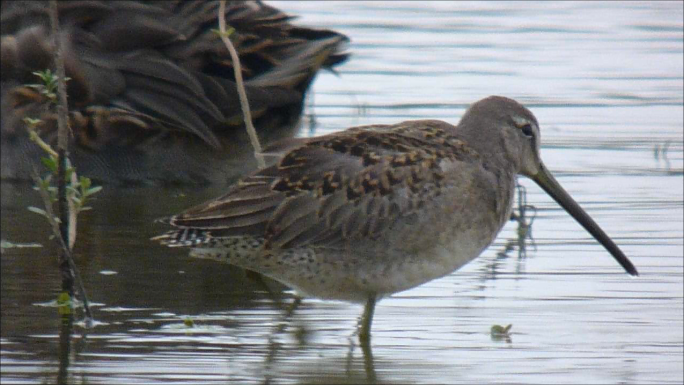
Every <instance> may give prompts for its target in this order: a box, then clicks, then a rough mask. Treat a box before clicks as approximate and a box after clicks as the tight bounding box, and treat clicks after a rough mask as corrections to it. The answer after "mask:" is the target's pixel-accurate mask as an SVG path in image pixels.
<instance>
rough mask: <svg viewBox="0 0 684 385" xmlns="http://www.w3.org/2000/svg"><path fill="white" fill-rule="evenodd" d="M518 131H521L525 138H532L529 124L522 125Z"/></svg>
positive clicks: (532, 132)
mask: <svg viewBox="0 0 684 385" xmlns="http://www.w3.org/2000/svg"><path fill="white" fill-rule="evenodd" d="M520 129H521V130H522V132H523V134H525V136H527V137H532V136H534V131H533V130H532V125H531V124H529V123H526V124H525V125H523V126H522V127H520Z"/></svg>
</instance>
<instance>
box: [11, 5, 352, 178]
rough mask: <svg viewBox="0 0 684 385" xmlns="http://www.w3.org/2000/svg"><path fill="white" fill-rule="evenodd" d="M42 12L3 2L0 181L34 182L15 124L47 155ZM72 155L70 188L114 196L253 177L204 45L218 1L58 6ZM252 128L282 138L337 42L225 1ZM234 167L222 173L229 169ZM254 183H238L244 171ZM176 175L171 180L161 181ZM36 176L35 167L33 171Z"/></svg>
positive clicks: (236, 108) (223, 80) (338, 55)
mask: <svg viewBox="0 0 684 385" xmlns="http://www.w3.org/2000/svg"><path fill="white" fill-rule="evenodd" d="M47 4H48V2H47V1H3V2H2V6H1V7H0V17H1V19H2V61H1V63H2V130H1V131H0V133H1V136H0V138H1V142H2V162H1V164H2V173H1V175H2V179H14V180H31V170H32V165H34V164H35V165H39V164H40V158H41V156H44V155H45V154H44V153H43V151H42V150H41V149H40V148H38V146H36V145H35V144H34V143H32V142H31V141H29V140H28V134H27V132H26V130H25V127H24V126H25V123H24V121H23V119H24V118H26V117H31V118H40V119H42V121H43V124H42V125H41V126H39V128H38V129H39V133H40V134H41V137H43V139H44V140H45V141H46V142H49V143H51V144H54V143H56V132H57V129H56V126H57V125H56V108H55V106H54V104H53V103H51V101H50V99H49V98H48V97H46V95H44V94H43V93H42V92H41V90H40V89H37V88H35V87H34V86H32V85H34V84H36V83H40V79H39V78H38V77H36V76H35V75H34V72H36V71H44V70H46V69H50V68H52V66H53V65H52V62H53V54H54V45H53V43H52V41H53V39H54V37H53V36H52V34H51V30H50V22H49V17H48V13H47V8H48V6H47ZM58 7H59V15H60V33H59V38H60V39H61V41H62V46H63V47H64V48H63V51H64V57H65V67H66V76H67V77H68V78H70V80H69V81H68V82H67V89H68V94H69V109H70V111H69V112H70V126H71V132H72V133H73V136H72V137H71V138H72V140H71V143H70V145H69V150H70V152H71V154H72V157H71V160H72V163H73V164H74V166H75V167H76V168H77V170H78V172H79V174H81V175H84V176H89V177H91V178H94V179H97V180H99V181H102V182H113V183H122V182H123V183H127V182H138V183H155V182H159V183H197V184H202V183H210V182H215V181H224V180H226V179H227V178H230V176H231V175H226V174H227V173H229V172H232V171H234V170H233V169H235V173H236V174H235V176H239V175H243V174H244V173H245V172H247V171H253V170H254V169H255V168H256V164H255V163H254V162H253V156H252V152H251V151H242V150H243V149H244V148H246V149H249V147H250V146H249V140H248V139H247V136H246V134H245V130H244V128H243V124H242V122H243V119H242V111H241V109H240V103H239V101H238V93H237V88H236V83H235V77H234V73H233V62H232V60H231V58H230V55H229V54H228V50H227V49H226V47H225V45H224V44H223V42H222V41H221V39H220V38H219V36H218V35H217V34H215V33H213V32H212V29H215V28H217V25H218V22H217V18H218V7H219V2H218V1H209V2H205V1H203V2H193V1H178V0H176V1H158V2H150V1H76V2H70V1H61V2H59V3H58ZM225 18H226V22H227V24H228V25H229V26H230V27H232V28H233V29H234V31H233V33H232V34H231V35H230V38H231V40H232V42H233V44H234V46H235V48H236V50H237V51H238V54H239V56H240V61H241V64H242V73H243V77H244V79H245V88H246V92H247V96H248V99H249V104H250V106H251V107H252V114H253V117H254V119H255V126H256V127H258V128H259V134H260V136H261V139H262V141H263V142H268V141H269V139H273V138H283V137H288V136H291V135H292V134H293V131H294V129H293V128H294V127H291V126H295V123H296V122H297V120H298V119H299V117H300V115H301V111H302V104H303V100H304V96H305V93H306V90H307V88H308V86H309V84H310V83H311V82H312V81H313V79H314V77H315V75H316V74H317V72H318V71H319V70H320V69H332V68H333V67H334V66H336V65H337V64H339V63H341V62H344V61H345V60H346V58H347V54H346V53H345V52H343V48H344V44H345V42H346V41H347V40H348V39H347V37H346V36H344V35H342V34H339V33H337V32H334V31H330V30H325V29H314V28H308V27H305V26H299V25H296V24H295V23H293V22H292V17H291V16H289V15H287V14H285V13H283V12H281V11H280V10H278V9H276V8H273V7H271V6H269V5H266V4H263V3H261V2H255V1H229V2H228V4H227V7H226V12H225ZM233 160H235V162H232V164H228V165H224V163H225V162H230V161H233ZM244 163H247V164H250V165H251V169H249V170H242V168H245V167H239V166H242V164H244ZM169 164H173V165H174V166H173V167H169ZM41 167H42V166H41Z"/></svg>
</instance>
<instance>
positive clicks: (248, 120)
mask: <svg viewBox="0 0 684 385" xmlns="http://www.w3.org/2000/svg"><path fill="white" fill-rule="evenodd" d="M218 20H219V31H220V34H219V35H220V36H221V40H223V44H225V45H226V48H228V52H230V57H231V59H232V60H233V70H234V71H235V81H236V82H237V86H238V87H237V89H238V94H239V95H240V106H241V107H242V115H243V117H244V119H245V128H247V133H248V134H249V140H250V141H251V142H252V147H254V157H255V158H256V160H257V164H258V165H259V168H264V167H266V162H264V156H263V155H262V153H261V144H260V143H259V137H258V136H257V133H256V129H254V125H253V124H252V113H251V111H250V109H249V101H248V100H247V92H245V85H244V81H243V80H242V67H241V65H240V58H239V57H238V54H237V51H236V50H235V47H234V46H233V43H232V42H231V41H230V39H229V38H228V33H227V32H226V0H221V2H220V3H219V14H218Z"/></svg>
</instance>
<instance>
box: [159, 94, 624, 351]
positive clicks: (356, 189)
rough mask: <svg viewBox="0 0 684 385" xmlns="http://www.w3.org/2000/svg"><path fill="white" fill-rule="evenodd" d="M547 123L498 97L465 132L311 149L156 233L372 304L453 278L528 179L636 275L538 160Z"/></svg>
mask: <svg viewBox="0 0 684 385" xmlns="http://www.w3.org/2000/svg"><path fill="white" fill-rule="evenodd" d="M539 146H540V134H539V126H538V124H537V119H536V118H535V117H534V115H532V113H531V112H530V111H529V110H528V109H527V108H525V107H524V106H522V105H521V104H519V103H517V102H516V101H514V100H511V99H508V98H504V97H500V96H491V97H488V98H486V99H483V100H480V101H478V102H477V103H475V104H473V105H472V106H471V107H470V108H469V109H468V110H467V111H466V113H465V115H464V116H463V118H462V119H461V121H460V123H459V124H458V125H457V126H453V125H451V124H449V123H446V122H442V121H437V120H415V121H407V122H402V123H398V124H395V125H373V126H362V127H354V128H350V129H348V130H346V131H342V132H338V133H334V134H331V135H326V136H321V137H318V138H311V139H302V140H301V141H300V143H299V144H298V145H296V146H294V148H292V149H290V150H289V151H287V152H286V153H285V154H284V156H283V157H282V158H281V159H280V161H279V163H278V164H276V165H274V166H271V167H268V168H265V169H263V170H261V171H258V172H256V173H254V174H252V175H250V176H248V177H246V178H244V179H242V180H241V181H240V182H239V183H237V184H236V185H235V186H233V187H232V188H231V189H230V190H229V191H228V193H226V194H225V195H224V196H222V197H220V198H217V199H215V200H212V201H210V202H207V203H204V204H202V205H199V206H197V207H194V208H191V209H189V210H187V211H186V212H184V213H182V214H179V215H176V216H174V217H172V218H171V219H170V223H171V224H172V225H174V226H176V227H178V229H177V230H174V231H172V232H169V233H167V234H165V235H162V236H159V237H156V238H155V239H157V240H161V241H162V243H164V244H166V245H168V246H188V247H191V248H192V250H191V255H192V256H195V257H200V258H212V259H217V260H221V261H225V262H228V263H230V264H233V265H237V266H241V267H244V268H246V269H250V270H254V271H257V272H259V273H262V274H265V275H267V276H269V277H272V278H274V279H276V280H278V281H281V282H283V283H284V284H286V285H288V286H290V287H292V288H294V289H295V290H297V291H298V292H300V293H301V294H302V295H305V296H314V297H319V298H324V299H334V300H348V301H360V302H365V303H366V307H365V310H364V315H363V317H362V322H361V329H360V334H359V335H360V337H361V339H362V340H366V341H367V340H368V337H369V333H370V325H371V321H372V316H373V310H374V307H375V302H376V300H377V299H379V298H381V297H384V296H387V295H390V294H392V293H396V292H399V291H402V290H406V289H410V288H412V287H415V286H418V285H420V284H423V283H425V282H428V281H430V280H433V279H435V278H439V277H442V276H445V275H447V274H450V273H451V272H453V271H455V270H457V269H458V268H460V267H461V266H463V265H465V264H466V263H468V262H470V261H471V260H473V259H474V258H475V257H477V256H478V255H480V253H482V251H483V250H484V249H485V248H486V247H487V246H488V245H489V244H491V243H492V241H493V240H494V238H495V237H496V235H497V234H498V232H499V231H500V230H501V228H502V227H503V226H504V224H505V223H506V221H507V220H508V219H509V218H510V215H511V209H512V206H513V195H514V189H515V183H516V178H517V175H518V174H522V175H525V176H527V177H529V178H531V179H532V180H534V181H535V182H536V183H537V184H538V185H539V186H541V188H542V189H544V191H546V192H547V193H548V194H549V195H551V196H552V197H553V198H554V199H555V200H556V201H557V202H558V203H559V204H560V205H561V206H562V207H563V208H564V209H565V210H566V211H567V212H568V213H570V215H572V216H573V217H574V218H575V219H576V220H577V221H578V222H579V223H580V224H581V225H582V226H584V228H585V229H586V230H588V231H589V232H590V233H591V234H592V235H593V236H594V237H595V238H596V239H597V240H598V241H599V242H600V243H601V244H602V245H603V246H604V247H605V248H606V249H607V250H608V251H609V252H610V253H611V254H612V255H613V257H614V258H615V259H616V260H617V262H618V263H620V265H622V267H623V268H624V269H625V270H626V271H627V272H628V273H629V274H632V275H637V270H636V268H635V267H634V266H633V265H632V263H631V262H630V261H629V259H627V257H626V256H625V255H624V254H623V252H622V251H621V250H620V249H619V248H618V246H616V245H615V243H613V241H612V240H611V239H610V238H609V237H608V236H607V235H606V234H605V233H604V232H603V230H601V228H600V227H599V226H598V225H597V224H596V222H594V221H593V220H592V219H591V218H590V217H589V215H587V214H586V213H585V212H584V211H583V210H582V209H581V208H580V206H579V205H578V204H577V203H576V202H575V201H574V200H573V199H572V198H571V197H570V195H568V193H566V192H565V190H564V189H563V188H562V187H561V186H560V185H559V184H558V182H556V179H554V177H553V176H552V175H551V173H550V172H549V171H548V169H547V168H546V166H545V165H544V163H542V161H541V158H540V156H539Z"/></svg>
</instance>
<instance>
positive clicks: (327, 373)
mask: <svg viewBox="0 0 684 385" xmlns="http://www.w3.org/2000/svg"><path fill="white" fill-rule="evenodd" d="M275 303H276V304H277V305H278V306H279V307H281V309H282V316H281V317H280V319H279V320H278V321H277V322H276V323H275V326H274V327H273V330H272V331H271V333H270V335H269V337H268V352H267V354H266V356H265V359H264V370H263V374H264V384H270V383H272V380H273V379H276V378H277V377H278V375H279V374H278V373H279V372H278V367H279V365H278V358H279V357H282V354H279V353H281V350H282V349H285V350H291V349H289V348H286V347H285V344H284V343H283V342H281V338H282V337H283V336H284V335H285V334H287V333H291V334H292V336H293V337H294V339H295V340H296V341H297V343H298V345H299V347H300V348H301V349H310V346H309V347H307V345H309V343H310V339H309V338H308V336H310V332H309V330H308V329H307V328H306V326H305V325H299V326H295V318H296V311H297V310H298V309H299V308H300V305H301V303H302V300H301V299H300V298H298V297H295V298H294V299H293V300H292V302H291V303H290V304H289V305H287V304H286V303H285V302H284V301H283V299H282V298H278V299H277V300H276V302H275ZM357 333H358V330H356V331H355V332H354V333H353V334H351V335H350V336H349V339H348V341H349V349H348V352H347V355H346V359H345V365H344V375H343V376H341V377H340V373H338V370H339V369H340V367H341V361H335V363H334V364H333V365H332V367H329V366H328V365H326V364H325V363H321V364H317V365H316V367H317V368H318V369H321V368H323V369H324V372H318V371H317V372H318V373H314V372H307V371H308V370H310V369H312V368H308V369H304V370H305V371H304V372H303V373H302V374H303V375H305V376H310V380H313V382H314V383H316V382H318V381H317V380H316V378H319V377H320V380H321V381H322V383H328V382H329V381H330V380H331V376H332V377H334V378H335V379H336V380H342V379H346V380H352V379H353V382H352V383H361V382H362V383H368V384H375V383H377V377H376V373H375V362H374V359H373V352H372V349H371V345H370V341H368V340H366V341H365V342H358V341H359V339H358V336H357ZM357 345H359V347H360V349H361V358H362V359H363V373H364V377H365V378H360V377H359V373H358V371H357V370H356V367H357V365H355V364H356V363H357V362H358V356H357V355H355V354H354V353H355V352H356V351H357ZM328 369H329V370H328Z"/></svg>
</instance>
